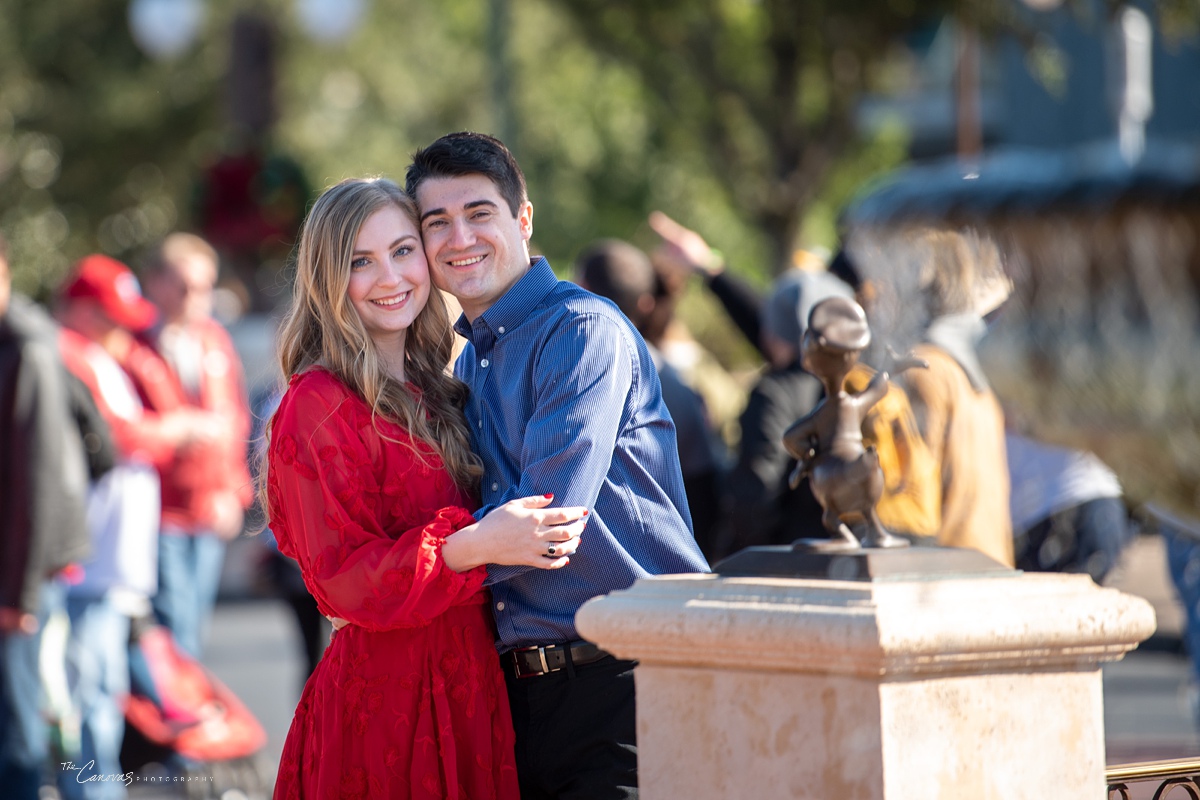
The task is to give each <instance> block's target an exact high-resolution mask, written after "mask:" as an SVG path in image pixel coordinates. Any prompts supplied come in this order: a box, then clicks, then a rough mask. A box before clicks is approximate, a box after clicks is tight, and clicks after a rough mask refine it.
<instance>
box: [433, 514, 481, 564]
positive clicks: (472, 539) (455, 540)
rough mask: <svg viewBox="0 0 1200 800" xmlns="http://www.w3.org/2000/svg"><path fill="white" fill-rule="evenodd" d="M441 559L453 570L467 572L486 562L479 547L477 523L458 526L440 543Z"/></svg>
mask: <svg viewBox="0 0 1200 800" xmlns="http://www.w3.org/2000/svg"><path fill="white" fill-rule="evenodd" d="M442 561H444V562H445V563H446V566H447V567H449V568H450V569H452V570H454V571H455V572H460V573H461V572H469V571H470V570H473V569H475V567H479V566H483V565H484V564H486V563H487V558H486V556H485V554H484V553H483V552H482V551H481V548H480V547H479V523H478V522H476V523H475V524H473V525H468V526H466V527H465V528H459V529H458V530H457V531H455V532H454V533H452V534H450V535H449V536H447V537H446V539H445V541H444V542H443V543H442Z"/></svg>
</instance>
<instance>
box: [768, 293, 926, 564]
mask: <svg viewBox="0 0 1200 800" xmlns="http://www.w3.org/2000/svg"><path fill="white" fill-rule="evenodd" d="M870 342H871V329H870V328H869V327H868V326H867V317H866V314H865V313H864V312H863V309H862V307H861V306H860V305H859V304H858V303H856V302H854V301H853V300H849V299H847V298H844V297H831V298H828V299H826V300H822V301H821V302H820V303H818V304H817V305H815V306H813V309H812V312H811V313H810V314H809V318H808V329H807V330H806V331H805V333H804V340H803V345H802V359H803V360H802V362H801V363H802V364H803V366H804V368H805V369H806V370H808V371H809V372H810V373H811V374H813V375H815V376H816V377H817V378H818V379H819V380H820V381H821V383H822V384H823V385H824V387H825V397H824V398H823V399H822V400H821V401H820V402H818V403H817V405H816V407H815V408H813V410H812V411H811V412H809V413H808V414H807V415H805V416H804V417H802V418H800V419H799V420H797V421H796V422H795V424H793V425H792V426H791V427H790V428H788V430H787V431H786V432H785V433H784V435H783V444H784V447H785V448H786V449H787V451H788V452H789V453H791V454H792V456H793V457H794V458H796V459H797V461H798V463H797V464H796V469H795V471H794V472H793V473H792V476H791V484H792V487H793V488H795V487H796V486H797V485H798V484H799V482H800V479H801V478H802V477H803V476H804V475H808V476H809V483H810V485H811V487H812V492H813V495H814V496H815V497H816V498H817V501H818V502H819V503H820V504H821V507H822V508H823V509H824V515H823V516H822V519H821V522H822V524H823V525H824V527H825V529H826V530H827V531H828V532H829V535H830V537H831V538H830V540H829V541H825V540H815V541H814V540H801V543H808V544H810V545H811V546H812V548H813V549H814V550H822V551H826V552H829V551H838V552H840V551H843V550H857V549H859V548H860V547H906V546H908V541H907V540H905V539H902V538H900V537H898V536H895V535H893V534H891V533H889V532H888V531H887V529H885V528H884V527H883V524H882V523H881V522H880V520H879V515H878V514H877V513H876V511H875V504H876V503H878V502H879V498H880V496H881V495H882V494H883V471H882V470H881V469H880V467H879V457H878V455H877V454H876V453H875V448H874V447H873V446H870V447H864V446H863V437H862V423H863V418H864V417H866V415H867V412H869V411H870V410H871V408H872V407H873V406H874V405H875V404H876V403H877V402H879V400H880V399H882V398H883V396H884V395H885V394H887V390H888V374H887V372H884V371H882V370H881V371H879V372H877V373H876V374H875V376H874V378H872V380H871V382H870V384H868V385H867V387H866V389H864V390H863V391H862V392H860V393H859V394H850V393H848V392H847V391H846V388H845V381H846V376H847V375H849V374H850V370H851V369H853V367H854V365H855V364H856V363H857V362H858V358H859V355H860V354H861V353H862V351H863V349H864V348H866V346H867V345H868V344H870ZM915 365H916V364H913V365H911V366H915ZM905 366H910V365H905ZM851 526H855V527H858V528H859V529H860V530H862V531H863V538H862V541H861V543H860V542H859V539H858V537H857V536H855V535H854V533H853V532H852V531H851ZM798 544H800V543H798Z"/></svg>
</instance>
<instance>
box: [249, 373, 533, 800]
mask: <svg viewBox="0 0 1200 800" xmlns="http://www.w3.org/2000/svg"><path fill="white" fill-rule="evenodd" d="M374 425H378V428H379V430H380V431H382V432H383V433H384V434H386V436H387V437H388V438H391V439H398V440H400V441H402V442H408V441H410V440H409V439H408V437H407V435H406V434H405V432H404V430H403V429H402V428H400V427H399V426H397V425H393V424H391V423H389V422H386V421H384V420H376V421H375V422H374V423H373V422H372V419H371V412H370V410H369V409H368V408H367V405H366V403H364V402H363V401H362V400H361V399H359V398H358V396H357V395H355V394H354V393H353V392H351V391H350V390H349V389H348V388H347V387H346V386H345V385H344V384H342V383H341V382H340V381H338V380H337V379H336V378H334V377H333V376H332V375H331V374H330V373H328V372H325V371H323V370H312V371H309V372H307V373H305V374H303V375H299V376H295V377H293V378H292V380H291V383H290V385H289V387H288V390H287V393H286V394H285V395H284V396H283V400H282V402H281V403H280V406H279V411H278V412H277V414H276V417H275V422H274V423H273V428H272V433H271V445H270V449H269V451H268V460H269V468H270V472H269V482H268V491H269V493H270V502H271V507H272V509H274V515H273V517H272V519H271V529H272V530H273V531H274V533H275V536H276V538H277V539H278V541H279V549H280V550H281V551H282V552H283V553H284V554H285V555H288V556H290V557H292V558H294V559H296V560H297V561H298V562H299V563H300V568H301V570H302V571H303V573H304V582H305V583H306V584H307V585H308V588H309V590H310V591H311V592H312V593H313V596H314V597H316V599H317V604H318V605H319V606H320V608H321V611H322V612H323V613H325V614H327V615H330V616H338V617H342V618H344V619H347V620H349V621H350V623H351V624H350V625H349V626H347V627H346V628H343V629H342V630H341V631H339V632H337V633H336V634H334V637H333V641H332V643H331V644H330V645H329V647H328V649H327V650H326V651H325V656H324V658H322V659H321V662H320V664H319V665H318V666H317V669H316V672H314V673H313V675H312V677H311V678H310V679H309V681H308V684H307V685H306V686H305V687H304V692H303V694H302V695H301V697H300V703H299V705H297V707H296V715H295V718H294V719H293V720H292V727H291V730H289V731H288V736H287V741H286V743H285V744H284V748H283V756H282V758H281V760H280V764H279V777H278V779H277V780H276V783H275V797H276V798H301V797H303V798H319V799H320V800H326V799H327V798H359V797H372V798H374V797H378V798H439V800H440V799H441V798H470V800H484V798H503V799H505V800H507V799H508V798H513V799H514V800H515V798H517V797H518V796H519V794H518V790H517V778H516V767H515V762H514V758H513V728H512V719H511V716H510V714H509V709H508V695H507V693H506V691H505V687H504V677H503V675H502V673H501V671H500V663H499V658H498V656H497V655H496V650H495V646H494V634H493V631H492V622H491V616H490V613H489V609H488V608H487V605H486V602H487V596H486V593H485V590H484V588H483V581H484V577H485V574H486V572H485V570H484V568H482V567H480V568H477V569H474V570H471V571H470V572H466V573H462V574H459V573H456V572H454V571H453V570H451V569H450V568H448V567H447V566H446V564H445V562H443V561H442V559H441V547H442V544H443V542H444V541H445V539H446V537H447V536H449V535H451V534H452V533H453V532H454V531H456V530H458V529H459V528H461V527H463V526H465V525H469V524H471V523H472V522H474V520H473V519H472V518H471V515H470V514H469V513H468V512H467V511H466V506H468V505H469V502H468V498H467V497H466V496H464V495H463V494H462V493H461V492H460V491H459V490H458V489H457V488H456V487H455V485H454V483H453V481H452V480H451V478H450V476H449V474H448V473H447V472H446V470H445V469H444V468H443V466H442V462H441V460H440V459H439V458H438V456H437V455H436V454H435V453H434V452H433V451H432V450H431V449H430V448H428V447H426V446H423V445H421V450H422V452H423V453H424V454H425V458H424V463H422V459H420V458H418V457H417V456H416V455H414V453H413V451H412V450H411V449H410V448H409V446H408V445H407V444H401V443H398V442H391V441H388V440H387V439H385V438H384V437H382V436H380V435H379V433H377V432H376V429H375V427H373V426H374Z"/></svg>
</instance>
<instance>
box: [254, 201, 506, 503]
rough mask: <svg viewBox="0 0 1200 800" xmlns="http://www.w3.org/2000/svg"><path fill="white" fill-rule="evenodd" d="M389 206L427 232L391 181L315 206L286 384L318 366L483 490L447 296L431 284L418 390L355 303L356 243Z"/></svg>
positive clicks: (287, 347) (299, 271)
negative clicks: (453, 361)
mask: <svg viewBox="0 0 1200 800" xmlns="http://www.w3.org/2000/svg"><path fill="white" fill-rule="evenodd" d="M387 206H395V207H397V208H399V209H400V210H402V211H403V212H404V213H405V214H406V215H408V217H409V218H410V219H411V220H412V221H413V224H414V226H416V227H417V229H418V230H420V225H419V221H418V216H417V209H416V206H415V205H414V204H413V202H412V200H411V199H409V197H408V195H406V194H405V193H404V191H403V190H401V189H400V187H399V186H397V185H396V184H395V183H392V182H391V181H389V180H387V179H385V178H351V179H348V180H344V181H342V182H341V183H338V184H336V185H334V186H332V187H330V188H329V189H326V190H325V192H324V193H323V194H322V195H321V196H320V197H319V198H318V199H317V201H316V203H314V204H313V207H312V209H311V210H310V211H309V212H308V216H307V218H305V220H304V225H303V227H302V228H301V229H300V243H299V245H298V247H297V250H296V262H295V269H296V282H295V284H294V286H293V288H292V305H291V308H290V309H289V311H288V313H287V316H286V317H284V320H283V325H282V327H281V329H280V335H279V365H280V367H281V368H282V371H283V375H284V378H285V379H286V378H288V377H290V376H292V375H295V374H297V373H300V372H304V371H305V370H307V369H309V368H311V367H313V366H317V365H320V366H322V367H324V368H325V369H327V370H329V371H330V372H331V373H333V374H334V375H335V376H337V378H338V379H339V380H341V381H342V382H343V383H345V384H346V385H347V386H349V387H350V388H351V389H353V390H354V391H355V392H356V393H357V394H358V395H359V396H360V397H362V398H363V400H365V401H366V403H367V405H368V406H370V407H371V411H372V414H373V415H376V416H382V417H384V418H387V419H390V420H393V421H394V422H396V423H398V424H399V425H401V426H402V427H403V428H404V429H405V430H406V431H408V433H409V435H411V436H412V437H413V438H414V439H419V440H421V441H423V442H425V443H427V444H429V445H430V446H431V447H433V448H434V449H435V450H436V451H437V452H438V454H439V455H440V456H441V458H442V461H443V462H444V463H445V465H446V469H447V470H448V471H449V472H450V475H451V477H452V478H453V479H454V482H455V483H456V484H457V485H458V486H459V487H460V488H462V489H464V490H466V491H470V492H475V491H476V490H477V488H478V487H477V484H478V481H479V477H480V476H481V475H482V474H483V468H482V467H481V466H480V463H479V460H478V458H477V457H476V456H475V455H474V454H473V453H472V452H471V447H470V437H469V435H468V433H467V424H466V418H465V417H464V416H463V406H464V404H465V403H466V400H467V387H466V385H465V384H464V383H462V382H461V381H459V380H456V379H455V378H454V377H453V376H452V375H450V374H449V373H448V372H447V369H446V368H447V365H448V364H449V363H450V353H451V349H452V347H453V344H454V332H453V330H452V329H451V327H450V319H449V315H448V313H447V311H446V304H445V302H444V301H443V299H442V295H441V293H440V292H439V291H438V290H437V289H436V288H433V287H430V292H429V300H428V302H427V303H426V304H425V308H424V309H423V310H422V311H421V312H420V313H419V314H417V317H416V319H415V320H413V323H412V325H411V326H410V327H409V329H408V332H407V334H406V337H405V347H404V373H405V377H406V378H407V379H408V381H409V382H410V383H412V384H413V385H414V386H416V387H417V388H418V389H419V390H420V391H419V392H415V393H414V392H413V391H411V390H410V389H408V388H407V387H405V386H404V385H402V384H401V383H400V382H398V381H397V380H396V379H395V378H393V377H392V376H391V375H390V374H389V373H388V371H387V369H386V367H385V365H384V362H383V359H382V358H381V357H380V355H379V352H378V351H377V350H376V348H375V344H374V342H373V341H372V340H371V337H370V335H368V333H367V330H366V328H365V327H364V325H363V323H362V320H361V319H360V318H359V315H358V312H357V311H356V310H355V309H354V306H353V304H352V303H351V301H350V297H349V294H348V291H349V286H350V262H351V260H352V255H353V252H354V242H355V240H356V239H357V238H358V234H359V231H360V230H361V229H362V226H363V224H364V223H365V222H366V221H367V219H368V218H369V217H370V216H371V215H372V214H374V213H375V212H376V211H378V210H380V209H381V208H385V207H387ZM269 435H270V426H269V425H268V436H269ZM417 456H418V457H420V453H419V452H418V453H417ZM264 467H265V463H264ZM261 475H262V477H263V479H262V480H261V481H260V495H261V494H263V493H265V486H266V480H265V476H266V470H265V469H263V470H262V471H261ZM263 507H264V508H267V507H268V506H267V505H266V504H265V503H264V505H263Z"/></svg>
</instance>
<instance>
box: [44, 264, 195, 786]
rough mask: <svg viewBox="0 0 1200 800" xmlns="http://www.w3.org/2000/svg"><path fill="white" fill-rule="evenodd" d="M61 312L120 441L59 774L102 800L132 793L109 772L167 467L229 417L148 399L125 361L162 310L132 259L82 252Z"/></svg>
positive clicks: (141, 352) (151, 567) (75, 622)
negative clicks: (76, 728)
mask: <svg viewBox="0 0 1200 800" xmlns="http://www.w3.org/2000/svg"><path fill="white" fill-rule="evenodd" d="M58 317H59V320H60V322H61V323H62V326H63V327H62V330H61V332H60V334H59V346H60V349H61V352H62V357H63V362H64V363H65V364H66V366H67V368H68V369H69V370H70V371H71V372H72V373H73V374H74V375H75V376H76V377H77V378H78V379H79V380H80V381H81V382H82V383H83V384H84V385H85V386H86V387H87V389H88V390H89V391H90V392H91V394H92V397H93V398H94V400H95V403H96V407H97V409H98V410H99V412H100V416H101V417H102V418H103V419H104V421H105V422H106V423H107V426H108V428H109V430H110V431H111V433H112V439H113V443H114V445H115V449H116V458H115V461H116V463H115V465H114V466H113V468H112V469H110V470H109V471H108V472H106V473H105V474H104V475H103V476H101V477H99V478H98V479H97V480H95V481H94V482H93V483H92V485H91V487H90V490H89V496H88V503H87V527H88V532H89V535H90V537H91V542H92V557H91V558H90V559H89V560H88V561H86V562H85V563H84V564H83V570H82V572H83V574H82V576H81V577H80V578H79V580H78V581H77V582H76V583H74V584H73V585H72V586H71V587H70V592H69V596H68V598H67V612H68V614H69V615H70V619H71V634H70V639H69V641H68V643H67V664H68V680H69V683H70V686H71V693H72V699H73V701H74V703H75V704H76V705H77V707H78V709H79V712H80V716H81V723H82V736H81V752H79V753H77V754H75V753H72V754H68V756H69V758H68V760H67V761H66V762H64V763H65V766H63V767H62V768H61V770H60V772H59V775H58V784H59V789H60V792H61V793H62V794H63V796H64V797H65V798H67V799H68V800H74V799H75V798H85V799H86V800H94V799H95V798H107V797H111V796H113V795H112V793H113V792H114V791H116V792H119V793H121V794H123V789H122V788H119V787H120V785H119V784H116V783H114V782H112V781H111V779H110V780H107V781H106V780H102V777H103V776H111V775H119V774H122V771H121V768H120V760H119V754H120V750H121V739H122V733H123V728H124V725H123V714H122V709H121V704H120V698H121V696H122V695H124V694H126V693H127V692H128V690H129V667H128V662H127V651H126V648H127V644H128V641H129V629H130V619H131V618H136V617H142V616H145V615H147V614H149V613H150V600H149V598H150V597H151V596H152V595H153V594H154V592H155V584H156V581H157V572H158V559H157V554H156V549H157V539H158V528H159V505H158V497H159V480H158V474H157V469H160V468H162V467H163V466H164V465H166V464H168V463H170V462H171V461H172V460H173V459H174V458H175V454H176V453H177V452H178V451H179V450H180V449H181V448H185V447H189V446H193V445H197V444H199V443H201V442H203V441H205V440H207V439H211V438H213V437H214V436H215V435H216V433H217V431H218V424H217V422H216V421H215V419H214V418H212V417H211V416H210V415H207V414H203V413H199V412H196V411H194V410H190V409H177V410H174V411H171V412H169V413H158V412H156V411H155V410H153V409H147V408H145V407H144V406H143V403H142V402H141V400H140V399H139V397H138V389H137V387H136V385H135V383H134V381H132V380H131V376H130V375H129V374H128V373H127V372H126V371H125V370H124V369H122V367H121V364H122V363H126V362H128V361H130V360H141V361H143V362H145V363H150V362H151V360H152V359H153V358H154V357H155V356H154V354H153V351H151V350H149V348H147V347H146V346H145V345H142V344H140V343H139V342H138V341H137V339H136V338H134V333H133V332H134V331H137V330H141V329H143V328H145V327H146V326H148V325H150V324H151V323H152V322H153V321H154V318H155V310H154V307H153V306H152V305H150V303H149V302H147V301H146V300H145V298H143V297H142V296H141V292H140V291H139V289H138V285H137V280H136V279H135V278H134V276H133V273H132V272H130V271H129V268H128V267H126V266H125V265H124V264H122V263H120V262H119V261H116V260H115V259H112V258H109V257H108V256H103V255H91V256H87V257H86V258H84V259H82V260H81V261H80V262H79V263H78V264H76V266H75V268H74V270H73V271H72V273H71V275H70V276H68V278H67V281H66V282H65V283H64V284H63V286H62V288H61V289H60V291H59V296H58ZM158 368H159V369H160V370H163V371H165V369H166V366H165V365H163V364H161V363H160V365H159V367H158Z"/></svg>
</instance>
